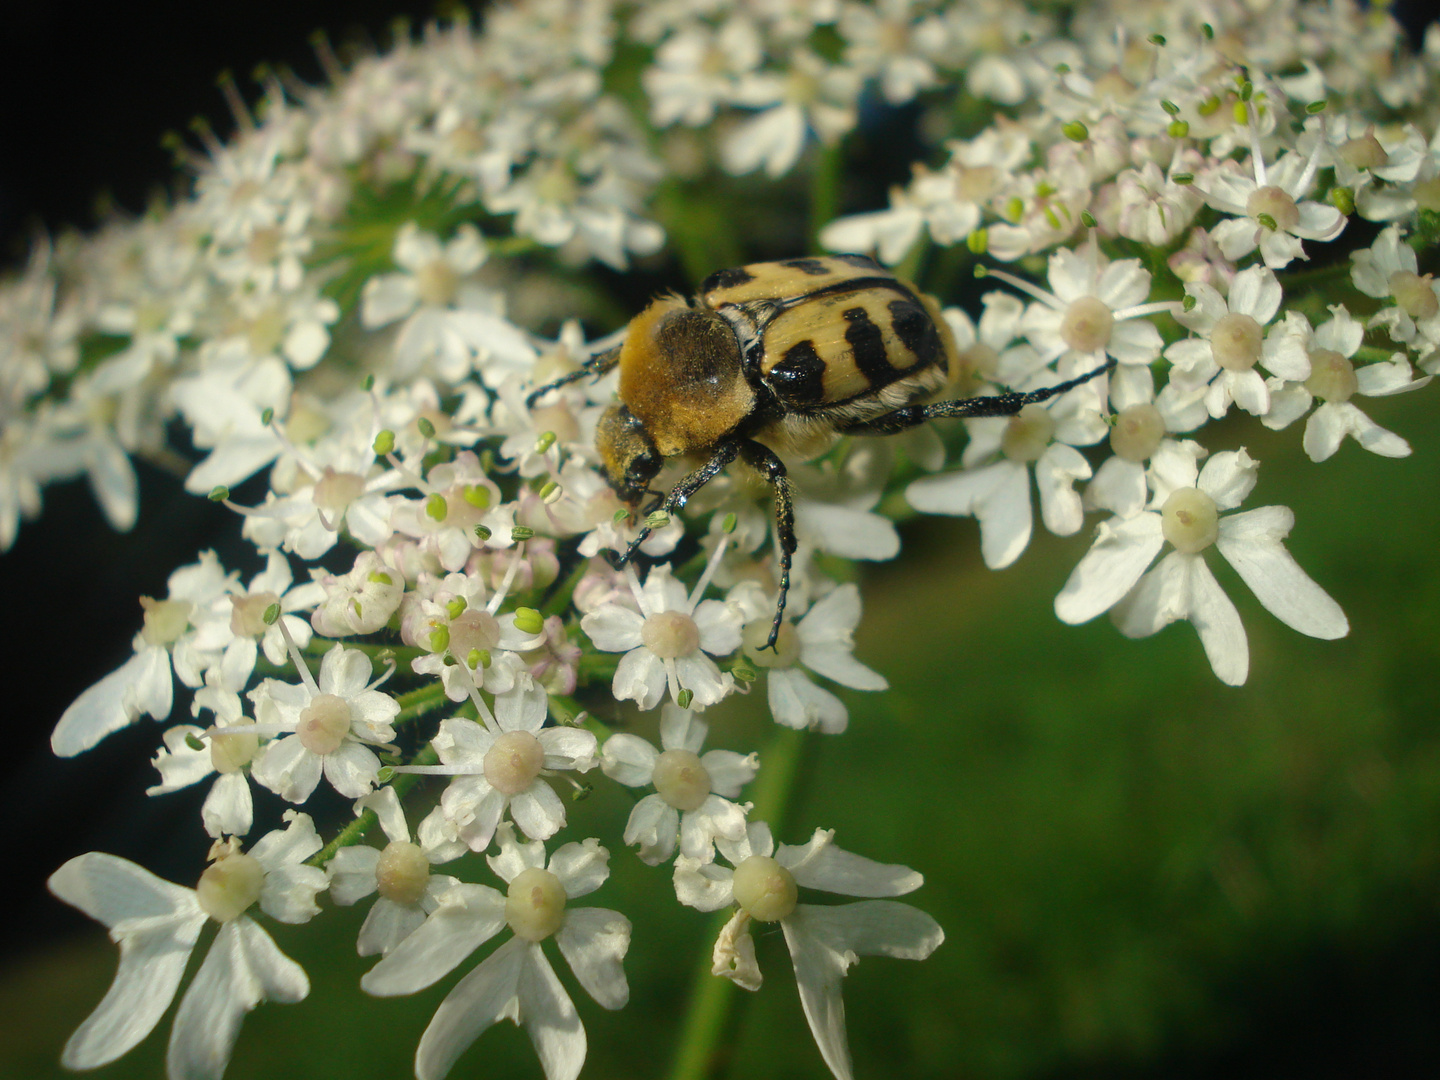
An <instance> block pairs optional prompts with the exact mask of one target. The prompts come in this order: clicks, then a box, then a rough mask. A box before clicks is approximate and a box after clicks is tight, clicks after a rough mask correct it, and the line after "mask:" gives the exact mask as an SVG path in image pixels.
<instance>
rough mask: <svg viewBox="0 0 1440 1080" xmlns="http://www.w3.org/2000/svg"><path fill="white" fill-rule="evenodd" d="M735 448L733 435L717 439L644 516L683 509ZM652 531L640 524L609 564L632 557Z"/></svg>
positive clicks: (621, 563) (618, 564)
mask: <svg viewBox="0 0 1440 1080" xmlns="http://www.w3.org/2000/svg"><path fill="white" fill-rule="evenodd" d="M739 452H740V444H739V443H738V442H737V441H735V440H733V439H732V440H729V441H727V442H722V443H720V445H719V446H717V447H716V448H715V453H714V454H712V455H711V456H710V460H709V461H707V462H705V464H704V465H702V466H700V468H698V469H696V470H695V471H694V472H692V473H689V474H688V475H686V476H685V478H684V479H682V480H681V481H680V482H679V483H678V484H676V485H675V486H674V487H673V488H671V489H670V493H669V494H668V495H666V496H665V497H664V498H663V499H661V500H660V502H659V503H657V504H655V505H654V506H653V508H652V509H651V510H650V511H649V513H647V514H646V517H647V518H648V517H649V516H650V514H654V513H659V512H662V511H663V512H664V513H667V514H669V513H673V512H675V511H676V510H680V509H683V508H684V506H685V504H686V503H687V502H689V501H690V496H692V495H694V494H695V493H696V492H697V491H699V490H700V489H701V488H703V487H704V486H705V485H706V484H708V483H709V482H710V481H711V480H714V479H715V477H716V476H717V475H719V473H720V470H721V469H723V468H725V466H726V465H729V464H730V463H731V462H732V461H734V460H735V455H736V454H738V453H739ZM653 531H654V530H653V529H651V527H650V526H649V525H642V526H641V527H640V532H639V533H638V534H637V535H636V537H635V539H634V540H632V541H631V542H630V546H629V547H627V548H626V549H625V551H624V552H623V553H622V554H621V555H619V556H617V557H615V558H613V559H612V560H611V565H612V566H614V567H615V568H616V569H617V570H618V569H619V568H620V567H622V566H624V565H625V564H626V563H628V562H629V561H630V560H631V559H632V558H634V557H635V553H636V552H637V551H639V550H640V545H641V544H643V543H645V541H646V540H648V539H649V538H650V534H651V532H653Z"/></svg>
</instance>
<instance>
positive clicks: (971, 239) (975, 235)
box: [965, 229, 990, 255]
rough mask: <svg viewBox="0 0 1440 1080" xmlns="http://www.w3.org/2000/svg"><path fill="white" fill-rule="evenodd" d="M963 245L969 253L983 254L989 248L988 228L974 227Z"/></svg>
mask: <svg viewBox="0 0 1440 1080" xmlns="http://www.w3.org/2000/svg"><path fill="white" fill-rule="evenodd" d="M965 246H966V247H967V248H969V249H970V254H971V255H984V254H985V252H986V251H988V250H989V248H990V230H989V229H976V230H975V231H974V232H972V233H971V234H970V235H969V236H967V237H966V238H965Z"/></svg>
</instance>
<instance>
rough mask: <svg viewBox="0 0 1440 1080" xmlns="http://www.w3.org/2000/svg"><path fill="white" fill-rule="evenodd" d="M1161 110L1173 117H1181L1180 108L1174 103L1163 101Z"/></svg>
mask: <svg viewBox="0 0 1440 1080" xmlns="http://www.w3.org/2000/svg"><path fill="white" fill-rule="evenodd" d="M1160 108H1162V109H1164V110H1165V111H1166V112H1167V113H1169V114H1170V115H1171V116H1179V115H1180V106H1179V105H1176V104H1175V103H1174V102H1173V101H1161V102H1160Z"/></svg>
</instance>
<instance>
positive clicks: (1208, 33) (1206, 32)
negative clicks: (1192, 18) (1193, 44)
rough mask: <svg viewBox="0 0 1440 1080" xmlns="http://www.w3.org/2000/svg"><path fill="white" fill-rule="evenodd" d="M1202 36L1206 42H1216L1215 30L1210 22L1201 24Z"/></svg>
mask: <svg viewBox="0 0 1440 1080" xmlns="http://www.w3.org/2000/svg"><path fill="white" fill-rule="evenodd" d="M1200 36H1201V37H1203V38H1204V39H1205V40H1206V41H1214V40H1215V28H1214V27H1213V26H1211V25H1210V24H1209V23H1208V22H1207V23H1201V24H1200Z"/></svg>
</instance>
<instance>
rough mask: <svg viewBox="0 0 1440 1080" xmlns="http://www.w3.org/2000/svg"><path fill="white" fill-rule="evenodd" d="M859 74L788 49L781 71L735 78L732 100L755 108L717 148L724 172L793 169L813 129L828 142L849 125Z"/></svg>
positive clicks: (776, 173)
mask: <svg viewBox="0 0 1440 1080" xmlns="http://www.w3.org/2000/svg"><path fill="white" fill-rule="evenodd" d="M861 82H862V80H861V77H860V73H859V72H858V71H856V70H855V69H854V68H851V67H848V66H845V65H840V64H831V63H829V62H828V61H826V60H824V59H822V58H821V57H820V56H818V55H816V54H815V53H813V52H811V51H809V50H808V49H800V48H797V49H793V50H791V52H790V54H789V56H788V57H787V58H786V63H785V69H784V70H781V71H764V72H754V73H751V74H748V75H745V76H744V77H742V78H741V79H740V80H739V83H738V85H737V86H736V89H735V95H734V98H733V104H736V105H741V106H746V107H750V108H758V109H760V110H761V112H759V113H758V114H757V115H755V116H753V117H751V118H750V119H748V120H745V121H744V122H743V123H741V124H739V125H737V126H736V128H735V129H734V130H733V131H732V132H730V134H729V135H728V136H727V137H726V138H725V141H724V142H723V143H722V144H721V147H720V157H721V160H722V162H723V163H724V165H725V169H726V171H728V172H732V173H736V174H740V173H748V172H753V171H754V170H755V169H758V168H761V167H762V166H763V167H764V169H765V172H766V174H767V175H768V176H771V177H776V176H783V175H784V174H785V173H787V172H789V171H790V170H791V168H793V167H794V165H795V162H796V161H798V160H799V158H800V151H801V150H803V149H804V147H805V141H806V139H807V138H808V137H809V135H810V133H811V132H812V131H813V132H814V133H815V134H817V135H818V136H819V137H820V139H821V141H822V142H825V143H827V144H829V143H834V142H835V141H836V140H837V139H839V138H840V136H841V135H843V134H844V133H845V132H847V131H849V130H850V129H851V128H852V127H854V125H855V100H856V98H858V97H859V95H860V88H861Z"/></svg>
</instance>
